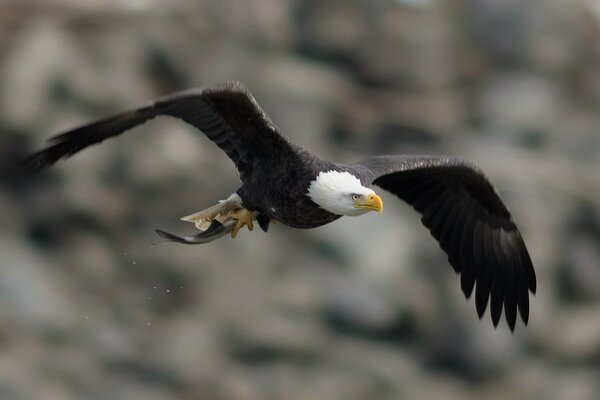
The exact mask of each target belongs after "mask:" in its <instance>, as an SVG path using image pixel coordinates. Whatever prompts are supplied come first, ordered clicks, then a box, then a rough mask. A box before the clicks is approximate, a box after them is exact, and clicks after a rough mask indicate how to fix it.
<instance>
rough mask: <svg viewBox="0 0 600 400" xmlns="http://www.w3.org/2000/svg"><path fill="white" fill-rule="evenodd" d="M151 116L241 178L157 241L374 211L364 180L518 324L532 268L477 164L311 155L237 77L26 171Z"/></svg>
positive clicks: (136, 115) (103, 126)
mask: <svg viewBox="0 0 600 400" xmlns="http://www.w3.org/2000/svg"><path fill="white" fill-rule="evenodd" d="M159 115H167V116H171V117H176V118H180V119H182V120H184V121H185V122H187V123H188V124H191V125H192V126H194V127H196V128H198V129H199V130H200V131H202V132H203V133H204V134H205V135H206V136H207V137H208V138H209V139H210V140H212V141H213V142H214V143H215V144H216V145H217V146H218V147H219V148H220V149H221V150H223V151H224V152H225V154H227V156H228V157H229V158H230V159H231V160H232V161H233V163H234V164H235V166H236V168H237V170H238V171H239V175H240V180H241V186H240V187H239V188H238V189H237V190H236V191H235V192H234V193H233V194H232V195H231V196H230V197H229V198H228V199H226V200H222V201H220V202H219V203H218V204H216V205H215V206H213V207H210V208H208V209H206V210H203V211H200V212H198V213H195V214H191V215H188V216H186V217H184V218H182V219H183V220H186V221H190V222H193V223H195V224H196V226H197V227H198V228H199V229H200V230H201V232H200V233H198V234H197V235H195V236H188V237H179V236H176V235H173V234H170V233H167V232H163V231H157V232H158V234H159V235H160V236H161V237H162V238H163V239H165V240H169V241H176V242H180V243H205V242H208V241H210V240H214V239H215V238H217V237H220V236H223V235H226V234H229V233H230V234H231V236H232V237H234V238H235V237H236V235H237V234H238V232H239V231H240V229H241V228H242V227H244V226H247V227H248V229H249V230H252V228H253V221H257V222H258V224H259V225H260V227H261V228H262V229H263V230H264V231H265V232H266V231H267V229H268V227H269V224H270V223H272V222H279V223H282V224H285V225H288V226H290V227H294V228H304V229H308V228H316V227H319V226H322V225H325V224H328V223H330V222H332V221H335V220H337V219H338V218H340V217H342V216H358V215H362V214H364V213H367V212H370V211H377V212H381V211H382V210H383V202H382V200H381V197H379V195H378V194H377V193H376V192H375V191H374V190H373V189H372V187H379V188H381V189H383V190H386V191H388V192H391V193H393V194H394V195H396V196H397V197H399V198H400V199H402V200H404V201H405V202H407V203H408V204H410V205H411V206H412V207H413V208H414V209H415V210H416V211H417V212H419V213H420V214H421V221H422V223H423V225H425V226H426V227H427V228H428V229H429V231H430V233H431V235H432V236H433V237H434V238H435V239H436V240H437V241H438V242H439V245H440V247H441V248H442V249H443V250H444V251H445V252H446V254H447V255H448V260H449V263H450V264H451V265H452V266H453V267H454V270H455V271H456V272H457V273H460V275H461V288H462V291H463V292H464V294H465V296H466V297H467V298H469V297H470V296H471V295H472V293H473V290H474V289H475V305H476V309H477V314H478V315H479V318H481V317H482V316H483V314H484V312H485V310H486V308H487V305H488V302H489V303H490V314H491V318H492V322H493V324H494V326H497V325H498V321H499V320H500V316H501V314H502V310H503V309H504V314H505V318H506V321H507V323H508V326H509V327H510V329H511V330H514V327H515V323H516V318H517V310H518V312H519V313H520V315H521V319H522V320H523V322H524V323H525V324H527V321H528V318H529V293H528V292H529V291H531V292H532V293H535V290H536V277H535V271H534V269H533V265H532V262H531V259H530V257H529V254H528V252H527V248H526V247H525V244H524V243H523V239H522V238H521V234H520V233H519V230H518V229H517V226H516V225H515V223H514V222H513V219H512V217H511V215H510V213H509V211H508V209H507V207H506V206H505V205H504V204H503V203H502V201H501V200H500V198H499V196H498V194H497V192H496V190H495V189H494V187H493V186H492V185H491V184H490V182H489V181H488V180H487V178H486V177H485V175H484V174H483V173H482V172H481V170H480V169H479V168H477V167H476V166H475V165H473V164H471V163H470V162H467V161H463V160H460V159H456V158H451V157H438V156H422V155H386V156H378V157H373V158H370V159H368V160H366V161H362V162H359V163H355V164H339V163H335V162H331V161H328V160H325V159H323V158H320V157H317V156H315V155H313V154H311V153H309V152H308V151H306V150H304V149H302V148H301V147H299V146H298V145H295V144H294V143H291V142H290V141H289V140H288V139H286V138H285V137H284V136H283V135H282V134H281V133H280V132H279V130H278V129H277V128H276V126H275V124H273V122H272V121H271V119H270V118H269V117H268V116H267V115H266V114H265V112H264V111H263V110H262V109H261V107H260V106H259V105H258V103H257V102H256V100H255V99H254V97H253V96H252V95H251V94H250V92H249V91H248V90H247V89H246V88H245V87H244V85H243V84H241V83H239V82H228V83H225V84H221V85H215V86H211V87H206V88H200V89H191V90H187V91H182V92H178V93H174V94H171V95H168V96H165V97H161V98H159V99H157V100H156V101H154V102H152V103H151V104H148V105H146V106H143V107H140V108H138V109H135V110H132V111H127V112H124V113H121V114H118V115H115V116H112V117H109V118H106V119H102V120H100V121H97V122H93V123H91V124H88V125H85V126H82V127H79V128H76V129H73V130H70V131H68V132H66V133H63V134H61V135H58V136H55V137H53V138H51V139H50V144H49V146H48V147H47V148H45V149H43V150H41V151H38V152H36V153H34V154H32V155H31V156H29V157H28V158H26V159H25V160H24V168H25V170H26V171H27V172H28V173H36V172H38V171H40V170H41V169H43V168H45V167H48V166H50V165H52V164H54V163H55V162H56V161H58V160H59V159H61V158H66V157H69V156H71V155H73V154H75V153H77V152H78V151H80V150H82V149H84V148H86V147H88V146H91V145H93V144H97V143H100V142H102V141H103V140H105V139H108V138H110V137H113V136H117V135H119V134H121V133H123V132H125V131H127V130H129V129H131V128H133V127H135V126H137V125H140V124H143V123H145V122H146V121H149V120H150V119H153V118H154V117H156V116H159Z"/></svg>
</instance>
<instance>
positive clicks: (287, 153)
mask: <svg viewBox="0 0 600 400" xmlns="http://www.w3.org/2000/svg"><path fill="white" fill-rule="evenodd" d="M158 115H169V116H172V117H176V118H180V119H182V120H184V121H185V122H187V123H189V124H191V125H193V126H195V127H196V128H198V129H200V130H201V131H202V132H204V133H205V134H206V136H207V137H208V138H209V139H210V140H212V141H213V142H214V143H215V144H216V145H217V146H219V147H220V148H221V150H223V151H224V152H225V153H226V154H227V156H229V158H230V159H231V160H232V161H233V162H234V163H235V166H236V167H237V169H238V170H239V172H240V177H241V179H242V180H244V179H245V178H246V177H247V176H249V175H250V174H251V173H252V169H253V168H254V166H255V165H256V164H257V163H261V165H265V164H268V163H269V162H278V160H279V159H282V158H289V157H291V156H293V155H294V154H295V152H294V151H293V147H292V146H293V145H292V144H290V143H289V142H288V141H287V140H286V139H285V138H284V137H283V136H281V134H280V133H279V132H278V131H277V129H276V128H275V126H274V124H273V123H272V122H271V120H270V119H269V117H268V116H267V115H266V114H265V112H264V111H263V110H262V109H261V108H260V106H259V105H258V103H257V102H256V100H254V97H252V95H251V94H250V92H249V91H248V90H247V89H246V88H245V87H244V85H242V84H241V83H239V82H228V83H225V84H222V85H216V86H212V87H208V88H201V89H191V90H186V91H183V92H178V93H174V94H171V95H168V96H165V97H161V98H159V99H158V100H156V101H155V102H153V103H152V104H150V105H147V106H144V107H141V108H138V109H137V110H132V111H127V112H124V113H121V114H118V115H115V116H112V117H109V118H106V119H102V120H100V121H97V122H93V123H91V124H88V125H85V126H82V127H80V128H76V129H73V130H70V131H68V132H65V133H63V134H61V135H58V136H55V137H53V138H51V139H50V142H51V145H50V146H48V147H47V148H45V149H43V150H41V151H38V152H37V153H34V154H32V155H31V156H29V157H28V158H26V159H25V161H24V168H25V170H26V171H27V172H29V173H36V172H38V171H39V170H41V169H43V168H45V167H49V166H51V165H52V164H54V163H55V162H56V161H58V160H60V159H61V158H66V157H69V156H72V155H73V154H75V153H77V152H78V151H80V150H82V149H84V148H86V147H88V146H91V145H93V144H97V143H100V142H102V141H104V140H105V139H108V138H110V137H113V136H117V135H120V134H121V133H123V132H125V131H127V130H129V129H131V128H133V127H135V126H137V125H141V124H143V123H145V122H146V121H148V120H150V119H152V118H154V117H156V116H158Z"/></svg>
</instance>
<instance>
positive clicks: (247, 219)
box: [229, 208, 254, 239]
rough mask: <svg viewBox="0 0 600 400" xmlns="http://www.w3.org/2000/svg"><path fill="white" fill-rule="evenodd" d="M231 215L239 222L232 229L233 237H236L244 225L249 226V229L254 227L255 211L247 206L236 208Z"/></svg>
mask: <svg viewBox="0 0 600 400" xmlns="http://www.w3.org/2000/svg"><path fill="white" fill-rule="evenodd" d="M229 217H230V218H232V219H235V220H236V221H237V222H236V224H235V226H234V227H233V230H232V231H231V238H232V239H235V237H236V236H237V234H238V232H239V231H240V229H242V228H243V227H244V225H246V226H248V230H249V231H251V230H253V229H254V224H253V223H252V219H253V218H254V213H253V212H252V211H250V210H247V209H245V208H240V209H238V210H235V211H233V212H231V214H229Z"/></svg>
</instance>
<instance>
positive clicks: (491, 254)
mask: <svg viewBox="0 0 600 400" xmlns="http://www.w3.org/2000/svg"><path fill="white" fill-rule="evenodd" d="M354 168H356V170H357V172H359V174H360V175H361V176H363V177H364V178H365V180H368V181H370V182H371V183H373V184H375V185H377V186H380V187H381V188H383V189H385V190H387V191H389V192H391V193H393V194H395V195H396V196H398V197H399V198H401V199H402V200H404V201H406V202H407V203H409V204H410V205H411V206H412V207H413V208H414V209H415V210H417V211H418V212H419V213H421V214H422V218H421V221H422V222H423V225H425V226H426V227H427V228H428V229H429V231H430V232H431V234H432V236H433V237H434V238H435V239H436V240H437V241H438V242H439V244H440V246H441V248H442V249H443V250H444V251H445V252H446V253H447V254H448V260H449V261H450V264H451V265H452V266H453V267H454V269H455V270H456V272H457V273H460V274H461V287H462V290H463V292H464V294H465V296H466V297H467V298H468V297H470V295H471V294H472V292H473V288H474V286H476V290H475V291H476V293H475V304H476V307H477V313H478V315H479V317H480V318H481V317H482V315H483V313H484V312H485V309H486V307H487V303H488V300H490V299H491V300H490V310H491V316H492V321H493V323H494V326H496V325H497V324H498V321H499V319H500V315H501V314H502V308H504V313H505V316H506V321H507V323H508V325H509V326H510V328H511V330H513V329H514V327H515V322H516V316H517V308H518V310H519V312H520V314H521V318H522V319H523V321H524V322H525V323H527V321H528V318H529V294H528V291H531V292H532V293H535V290H536V277H535V271H534V269H533V264H532V262H531V259H530V257H529V254H528V252H527V248H526V247H525V244H524V243H523V239H522V238H521V234H520V233H519V230H518V229H517V226H516V225H515V223H514V222H513V220H512V217H511V215H510V213H509V211H508V209H507V208H506V206H505V205H504V204H503V203H502V201H501V200H500V198H499V197H498V194H497V193H496V191H495V189H494V187H493V186H492V185H491V184H490V182H489V181H488V180H487V178H486V177H485V175H483V173H482V172H481V171H480V170H479V169H478V168H477V167H476V166H474V165H473V164H470V163H468V162H465V161H462V160H458V159H452V158H447V157H435V156H381V157H375V158H372V159H369V160H367V161H364V162H362V163H359V164H355V165H354Z"/></svg>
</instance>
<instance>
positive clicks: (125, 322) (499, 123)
mask: <svg viewBox="0 0 600 400" xmlns="http://www.w3.org/2000/svg"><path fill="white" fill-rule="evenodd" d="M229 79H238V80H241V81H243V82H245V83H246V84H247V86H248V87H249V88H250V89H251V91H252V92H253V93H254V95H255V97H256V98H257V99H258V101H259V102H260V103H261V105H262V106H263V107H264V108H265V110H266V111H267V112H268V113H269V114H270V116H271V117H272V119H273V120H274V121H275V122H276V123H277V124H278V125H279V127H280V128H281V129H282V131H283V132H285V133H286V134H287V135H288V136H289V137H290V138H291V140H293V141H294V142H296V143H299V144H300V145H302V146H304V147H306V148H308V149H310V150H311V151H314V152H316V153H318V154H321V155H323V156H325V157H328V158H331V159H335V160H338V161H348V162H349V161H358V160H360V159H363V158H366V157H367V156H369V155H373V154H379V153H435V154H450V155H452V156H459V157H464V158H467V159H470V160H472V161H474V162H476V163H477V164H479V165H480V166H481V167H482V169H483V170H484V171H485V172H486V173H487V174H488V175H489V176H490V178H491V180H492V181H493V182H494V183H495V184H496V185H497V187H498V189H499V191H500V192H501V195H502V197H503V198H504V200H505V201H506V202H507V203H508V204H509V206H510V208H511V210H512V212H513V214H514V216H515V219H516V221H517V222H518V224H519V226H520V228H521V231H522V233H523V236H524V238H525V241H526V243H527V245H528V247H529V250H530V253H531V256H532V258H533V260H534V264H535V266H536V268H537V274H538V280H539V283H538V288H539V290H538V294H537V296H535V297H534V298H532V306H531V322H530V325H529V326H528V327H527V328H525V327H523V326H522V325H518V326H517V329H516V332H515V333H514V334H511V333H510V332H509V330H508V328H507V327H506V325H505V323H504V321H502V324H501V326H499V327H498V328H497V329H494V328H493V327H492V324H491V321H490V320H489V315H487V314H486V316H485V317H484V319H483V320H482V321H479V320H478V318H477V316H476V313H475V307H474V304H473V301H470V302H467V301H465V300H464V298H463V295H462V293H461V291H460V288H459V286H460V285H459V280H458V279H457V277H456V276H455V274H454V272H453V271H452V269H451V267H450V266H449V265H448V262H447V261H446V257H445V255H444V254H443V253H442V251H441V250H439V248H438V246H437V244H436V243H435V241H434V240H433V239H431V238H430V236H429V233H428V232H427V231H426V230H425V229H424V228H423V227H421V225H420V222H419V217H418V215H417V214H416V213H415V212H413V211H412V210H411V209H410V208H409V207H408V206H406V205H405V204H402V203H401V202H399V201H397V200H396V199H395V198H393V197H392V196H390V195H385V196H384V201H385V203H386V210H385V213H383V214H382V215H368V216H364V217H361V218H356V219H350V218H346V219H343V220H340V221H338V222H336V223H334V224H331V225H329V226H326V227H323V228H320V229H315V230H311V231H300V230H293V229H291V228H286V227H284V226H281V225H275V226H273V227H272V228H271V230H270V231H269V232H268V233H267V234H264V233H262V232H261V231H254V232H252V233H250V232H247V231H243V232H242V233H240V235H239V236H238V238H237V239H236V240H231V239H229V238H223V239H221V240H219V241H217V242H213V243H211V244H208V245H204V246H181V245H173V244H161V245H158V246H153V245H152V244H153V243H154V242H155V241H156V240H157V237H156V236H155V235H154V232H153V229H154V228H162V229H166V230H169V231H173V232H176V233H191V232H193V228H192V227H191V226H190V225H189V224H186V223H184V222H181V221H179V217H181V216H183V215H186V214H189V213H191V212H194V211H197V210H199V209H203V208H206V207H208V206H210V205H212V204H214V203H215V202H216V200H218V199H222V198H225V197H227V196H228V195H229V194H230V193H231V192H232V191H233V190H235V189H236V188H237V185H238V178H237V173H236V171H235V170H234V168H233V166H232V164H231V163H230V161H229V160H228V159H227V158H226V157H225V155H224V154H223V153H221V152H220V151H218V149H217V148H216V147H215V146H214V145H213V144H212V143H210V142H209V141H208V140H206V139H205V138H204V137H202V135H200V134H198V132H195V131H194V130H193V129H190V127H188V126H187V125H185V124H184V123H181V122H177V121H175V120H172V119H168V118H164V119H158V120H156V121H154V122H152V123H151V124H147V125H145V126H143V127H141V128H137V129H136V130H135V131H133V132H130V133H128V134H126V135H125V136H123V137H120V138H118V139H114V140H111V141H109V142H106V143H104V144H102V146H96V147H94V148H90V149H88V150H87V151H85V152H83V153H81V154H79V155H77V156H76V157H74V158H73V159H71V160H69V161H68V162H64V163H61V164H59V165H57V166H56V167H55V168H53V169H52V170H49V171H47V172H45V173H43V174H42V175H40V176H39V177H37V178H36V179H34V180H33V181H32V182H29V183H24V182H22V181H20V180H19V179H17V175H16V174H15V170H14V167H13V165H14V162H15V161H16V160H18V159H20V158H21V157H22V156H24V155H25V154H26V153H27V152H30V151H32V150H33V149H37V148H40V146H42V145H43V143H44V140H45V139H47V138H48V137H50V136H51V135H53V134H55V133H57V132H60V131H62V130H65V129H68V128H72V127H74V126H76V125H78V124H81V123H85V122H88V121H91V120H93V119H96V118H99V117H103V116H106V115H108V114H111V113H113V112H117V111H121V110H124V109H127V108H130V107H134V106H137V105H140V104H143V103H145V102H146V101H148V100H151V99H153V98H155V97H157V96H159V95H163V94H166V93H169V92H172V91H175V90H179V89H184V88H189V87H195V86H205V85H211V84H214V83H217V82H223V81H226V80H229ZM599 130H600V1H599V0H530V1H519V0H396V1H392V0H372V1H367V0H348V1H342V0H237V1H235V0H221V1H191V0H170V1H161V0H123V1H108V0H52V1H49V0H14V1H10V0H0V139H1V140H0V176H1V181H0V221H1V223H0V398H1V399H9V400H11V399H16V400H21V399H22V400H27V399H90V400H101V399H115V400H134V399H147V400H159V399H160V400H163V399H164V400H170V399H186V400H196V399H198V400H200V399H201V400H204V399H208V400H211V399H216V400H219V399H223V400H255V399H256V400H263V399H294V400H295V399H332V400H335V399H345V400H347V399H350V400H352V399H375V400H377V399H411V400H412V399H439V398H443V399H470V398H473V399H506V398H526V399H544V400H547V399H570V400H579V399H597V398H598V396H600V207H599V206H600V174H599V172H600V170H599V169H600V133H599Z"/></svg>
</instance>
